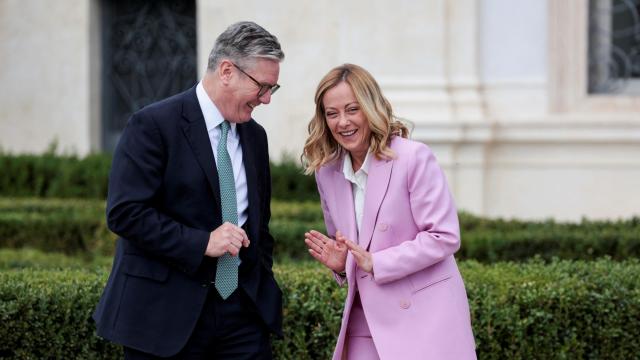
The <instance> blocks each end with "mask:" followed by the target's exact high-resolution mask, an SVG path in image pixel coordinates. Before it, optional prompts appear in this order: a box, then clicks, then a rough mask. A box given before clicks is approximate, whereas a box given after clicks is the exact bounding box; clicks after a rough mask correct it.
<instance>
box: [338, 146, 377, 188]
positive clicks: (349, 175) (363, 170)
mask: <svg viewBox="0 0 640 360" xmlns="http://www.w3.org/2000/svg"><path fill="white" fill-rule="evenodd" d="M370 162H371V152H370V151H367V155H366V156H365V157H364V161H363V162H362V166H361V167H360V169H358V171H356V172H354V171H353V165H352V162H351V155H350V154H349V152H347V153H346V154H345V155H344V162H343V164H342V173H343V174H344V177H345V179H347V180H349V181H351V182H356V176H357V175H359V174H364V175H369V163H370Z"/></svg>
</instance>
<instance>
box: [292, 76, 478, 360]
mask: <svg viewBox="0 0 640 360" xmlns="http://www.w3.org/2000/svg"><path fill="white" fill-rule="evenodd" d="M315 103H316V111H315V116H314V117H313V119H312V120H311V122H310V123H309V138H308V139H307V141H306V144H305V147H304V154H303V157H304V159H305V162H306V166H307V169H306V170H307V172H308V173H311V172H315V176H316V182H317V184H318V190H319V192H320V198H321V203H322V210H323V212H324V220H325V224H326V227H327V232H328V235H329V236H326V235H323V234H321V233H319V232H317V231H314V230H312V231H310V232H308V233H306V234H305V243H306V244H307V246H308V247H309V252H310V254H311V255H312V256H313V257H314V258H315V259H317V260H318V261H320V262H321V263H322V264H324V265H325V266H327V267H328V268H330V269H331V270H333V271H334V273H335V277H336V280H337V281H338V283H339V284H340V285H343V284H344V283H345V282H346V283H347V284H348V292H347V298H346V301H345V307H344V312H343V317H342V326H341V328H340V334H339V336H338V342H337V345H336V348H335V352H334V355H333V359H335V360H337V359H348V360H353V359H367V360H369V359H378V358H379V359H390V360H395V359H402V360H407V359H437V360H443V359H455V360H464V359H475V358H476V354H475V344H474V338H473V333H472V330H471V322H470V316H469V305H468V301H467V295H466V291H465V288H464V283H463V281H462V277H461V276H460V272H459V271H458V267H457V265H456V261H455V259H454V257H453V254H454V253H455V252H456V251H457V250H458V248H459V247H460V231H459V226H458V217H457V213H456V207H455V205H454V203H453V199H452V197H451V194H450V193H449V189H448V187H447V182H446V179H445V176H444V174H443V172H442V170H441V169H440V167H439V166H438V164H437V162H436V159H435V157H434V155H433V153H432V152H431V150H430V149H429V148H428V147H427V146H426V145H424V144H422V143H419V142H416V141H411V140H408V139H406V137H407V134H408V130H407V128H406V127H405V126H404V125H403V124H402V123H401V122H399V121H397V120H396V118H395V117H394V115H393V113H392V110H391V106H390V104H389V102H388V101H387V100H386V99H385V98H384V96H383V95H382V93H381V91H380V88H379V86H378V84H377V83H376V81H375V80H374V79H373V77H372V76H371V74H369V73H368V72H367V71H366V70H364V69H363V68H361V67H359V66H356V65H351V64H345V65H342V66H339V67H336V68H334V69H333V70H331V71H330V72H329V73H328V74H327V75H326V76H325V77H324V78H323V79H322V80H321V81H320V84H319V85H318V88H317V91H316V96H315Z"/></svg>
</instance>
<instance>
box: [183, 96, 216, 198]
mask: <svg viewBox="0 0 640 360" xmlns="http://www.w3.org/2000/svg"><path fill="white" fill-rule="evenodd" d="M183 104H184V105H183V108H182V117H183V119H184V121H183V123H182V132H183V133H184V135H185V137H186V138H187V141H188V142H189V146H190V147H191V150H192V151H193V153H194V155H195V157H196V160H197V161H198V164H199V165H200V167H201V168H202V171H203V172H204V174H205V176H206V177H207V182H208V183H209V187H210V188H211V191H212V192H213V196H214V198H215V201H216V208H218V209H219V208H220V184H219V183H218V170H217V169H216V161H215V158H214V157H213V150H211V141H210V140H209V134H208V133H207V125H206V124H205V122H204V116H203V115H202V110H201V109H200V104H199V103H198V97H197V96H196V88H195V87H193V88H191V90H189V91H188V92H187V93H186V94H185V101H184V103H183Z"/></svg>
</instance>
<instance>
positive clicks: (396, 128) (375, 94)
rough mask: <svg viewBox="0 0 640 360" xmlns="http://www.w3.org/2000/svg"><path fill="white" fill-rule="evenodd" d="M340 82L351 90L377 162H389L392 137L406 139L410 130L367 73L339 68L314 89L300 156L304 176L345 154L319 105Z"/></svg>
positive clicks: (350, 65)
mask: <svg viewBox="0 0 640 360" xmlns="http://www.w3.org/2000/svg"><path fill="white" fill-rule="evenodd" d="M342 82H345V83H347V84H348V85H349V87H351V90H352V91H353V94H354V95H355V97H356V101H357V102H358V104H359V105H360V108H361V109H362V112H363V113H364V116H365V118H366V119H367V122H368V124H369V130H371V137H370V138H369V151H370V152H371V153H373V154H374V155H375V156H376V157H377V158H378V159H380V158H392V157H393V156H394V155H395V154H394V153H393V151H392V150H391V149H390V148H389V142H390V141H391V139H392V138H393V136H401V137H404V138H406V137H407V136H408V135H409V130H408V129H407V127H406V126H405V125H404V124H403V123H402V122H400V121H399V120H398V119H397V118H396V117H395V116H394V115H393V110H392V109H391V104H390V103H389V101H388V100H387V99H386V98H385V97H384V96H383V95H382V91H381V90H380V87H379V86H378V83H377V82H376V80H375V79H374V78H373V76H371V74H370V73H369V72H368V71H367V70H365V69H363V68H362V67H360V66H358V65H353V64H344V65H341V66H338V67H336V68H334V69H332V70H331V71H329V73H328V74H327V75H325V76H324V77H323V78H322V80H320V84H318V88H317V89H316V96H315V102H316V111H315V115H314V116H313V118H312V119H311V121H310V122H309V126H308V130H309V137H308V138H307V141H306V142H305V144H304V150H303V152H302V156H301V159H302V163H303V165H304V167H305V173H306V174H312V173H313V172H314V171H315V170H317V169H318V168H320V167H321V166H322V165H324V164H326V163H328V162H330V161H332V160H335V159H338V158H339V157H340V156H341V155H342V154H343V153H344V151H345V150H344V149H343V148H342V146H340V144H338V142H337V141H336V140H335V139H334V138H333V136H332V135H331V131H330V129H329V127H328V126H327V121H326V118H325V113H324V110H325V109H324V104H323V102H322V100H323V98H324V95H325V94H326V92H327V91H328V90H329V89H332V88H334V87H335V86H337V85H338V84H340V83H342Z"/></svg>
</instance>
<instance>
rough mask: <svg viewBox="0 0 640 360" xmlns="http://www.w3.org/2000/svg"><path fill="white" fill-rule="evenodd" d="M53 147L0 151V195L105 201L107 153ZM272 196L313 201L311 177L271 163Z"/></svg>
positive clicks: (290, 164) (288, 164)
mask: <svg viewBox="0 0 640 360" xmlns="http://www.w3.org/2000/svg"><path fill="white" fill-rule="evenodd" d="M55 150H56V147H55V145H54V146H52V147H51V149H50V150H49V151H47V152H46V153H44V154H42V155H12V154H6V153H2V152H0V169H2V172H0V196H7V197H45V198H73V197H82V198H96V199H105V198H106V197H107V188H108V184H109V169H110V168H111V155H110V154H91V155H87V156H86V157H83V158H80V157H78V156H75V155H56V153H55V152H56V151H55ZM271 179H272V196H273V197H274V198H276V199H283V200H317V199H318V198H319V197H318V194H317V190H316V183H315V179H314V177H313V176H305V175H304V174H303V173H302V170H301V168H300V167H299V166H298V163H297V162H296V160H295V159H293V158H291V157H289V158H286V159H284V161H282V162H281V163H278V164H271Z"/></svg>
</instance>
